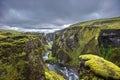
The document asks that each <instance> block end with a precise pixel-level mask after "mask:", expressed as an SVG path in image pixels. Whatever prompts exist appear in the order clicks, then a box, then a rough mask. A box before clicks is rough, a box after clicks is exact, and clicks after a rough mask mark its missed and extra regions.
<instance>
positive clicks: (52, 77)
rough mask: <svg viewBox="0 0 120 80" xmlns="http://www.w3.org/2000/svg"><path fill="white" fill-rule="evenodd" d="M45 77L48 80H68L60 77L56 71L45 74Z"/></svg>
mask: <svg viewBox="0 0 120 80" xmlns="http://www.w3.org/2000/svg"><path fill="white" fill-rule="evenodd" d="M45 76H46V79H47V80H66V79H65V78H64V77H63V76H61V75H59V74H58V73H56V72H54V71H47V72H45Z"/></svg>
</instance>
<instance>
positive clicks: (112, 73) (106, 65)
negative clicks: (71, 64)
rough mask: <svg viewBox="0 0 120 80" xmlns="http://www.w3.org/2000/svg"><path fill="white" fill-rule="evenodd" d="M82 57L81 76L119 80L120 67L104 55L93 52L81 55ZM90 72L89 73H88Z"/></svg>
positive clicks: (98, 79) (80, 57) (99, 79)
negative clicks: (100, 55) (99, 55)
mask: <svg viewBox="0 0 120 80" xmlns="http://www.w3.org/2000/svg"><path fill="white" fill-rule="evenodd" d="M79 59H80V72H79V73H81V74H80V77H81V78H83V79H84V78H85V77H87V78H88V80H89V79H93V78H97V80H102V79H107V80H119V79H120V68H119V67H118V66H116V65H115V64H113V63H112V62H109V61H107V60H105V59H103V58H102V57H98V56H96V55H92V54H86V55H81V56H79ZM88 74H89V75H88Z"/></svg>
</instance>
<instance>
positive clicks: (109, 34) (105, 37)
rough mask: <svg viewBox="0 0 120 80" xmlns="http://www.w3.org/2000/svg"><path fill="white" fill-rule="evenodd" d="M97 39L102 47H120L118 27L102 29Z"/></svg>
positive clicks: (119, 30)
mask: <svg viewBox="0 0 120 80" xmlns="http://www.w3.org/2000/svg"><path fill="white" fill-rule="evenodd" d="M98 40H99V44H100V45H102V44H103V46H104V47H114V48H115V47H120V29H106V30H102V31H101V33H100V35H99V39H98Z"/></svg>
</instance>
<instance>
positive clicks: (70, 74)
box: [43, 51, 79, 80]
mask: <svg viewBox="0 0 120 80" xmlns="http://www.w3.org/2000/svg"><path fill="white" fill-rule="evenodd" d="M49 53H50V51H47V52H45V53H44V55H43V59H44V60H47V59H48V55H49ZM46 65H47V67H48V68H49V69H50V70H53V71H56V72H58V73H61V74H62V75H63V76H65V77H66V78H67V80H79V77H78V73H77V70H76V69H75V68H68V67H63V66H62V67H61V66H60V65H58V64H50V63H46Z"/></svg>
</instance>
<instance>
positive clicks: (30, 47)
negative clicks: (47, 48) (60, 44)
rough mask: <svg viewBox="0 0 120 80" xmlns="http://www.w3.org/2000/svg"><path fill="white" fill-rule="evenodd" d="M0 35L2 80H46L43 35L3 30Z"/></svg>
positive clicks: (0, 71)
mask: <svg viewBox="0 0 120 80" xmlns="http://www.w3.org/2000/svg"><path fill="white" fill-rule="evenodd" d="M0 35H1V36H2V37H0V80H45V69H46V66H45V64H44V62H43V59H42V53H43V52H44V45H43V44H42V43H41V42H42V41H41V38H39V37H40V35H41V36H42V34H39V35H36V34H32V33H31V34H24V33H20V32H16V31H4V30H1V31H0ZM3 36H4V37H3Z"/></svg>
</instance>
